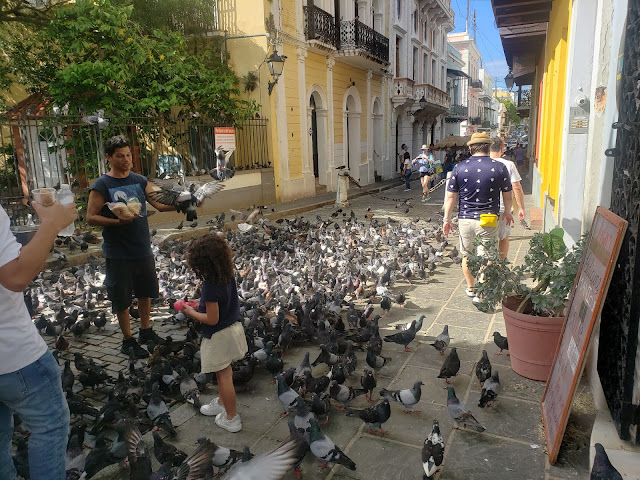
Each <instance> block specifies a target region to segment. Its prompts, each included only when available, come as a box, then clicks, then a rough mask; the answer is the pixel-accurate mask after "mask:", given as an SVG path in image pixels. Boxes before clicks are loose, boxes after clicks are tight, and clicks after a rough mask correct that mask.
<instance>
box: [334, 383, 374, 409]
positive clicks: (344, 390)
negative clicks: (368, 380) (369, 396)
mask: <svg viewBox="0 0 640 480" xmlns="http://www.w3.org/2000/svg"><path fill="white" fill-rule="evenodd" d="M366 393H367V391H366V390H365V389H363V388H352V387H347V386H345V385H340V384H339V383H338V382H337V381H335V380H332V381H331V387H329V395H330V396H331V398H333V399H334V400H335V401H337V402H340V403H342V404H347V403H349V402H350V401H351V400H353V399H354V398H356V397H359V396H360V395H364V394H366ZM343 409H344V408H343V407H342V405H338V410H340V411H342V410H343Z"/></svg>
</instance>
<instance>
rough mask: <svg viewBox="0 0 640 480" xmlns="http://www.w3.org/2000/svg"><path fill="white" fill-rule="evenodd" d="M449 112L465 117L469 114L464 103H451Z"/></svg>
mask: <svg viewBox="0 0 640 480" xmlns="http://www.w3.org/2000/svg"><path fill="white" fill-rule="evenodd" d="M449 114H450V115H453V116H456V117H466V116H468V115H469V107H467V106H466V105H451V108H450V109H449Z"/></svg>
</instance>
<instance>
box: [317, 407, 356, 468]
mask: <svg viewBox="0 0 640 480" xmlns="http://www.w3.org/2000/svg"><path fill="white" fill-rule="evenodd" d="M310 423H311V432H310V434H309V449H310V450H311V453H313V454H314V455H315V457H316V458H317V459H318V460H320V462H322V465H321V466H322V468H327V464H328V463H337V464H338V465H343V466H345V467H347V468H348V469H349V470H355V469H356V464H355V463H354V462H353V460H351V459H350V458H349V457H347V456H346V455H345V454H344V452H343V451H342V450H340V448H339V447H338V446H337V445H336V444H335V443H333V442H332V441H331V439H330V438H329V437H327V436H326V435H325V434H324V433H322V432H321V431H320V427H318V422H317V421H316V420H314V419H311V422H310Z"/></svg>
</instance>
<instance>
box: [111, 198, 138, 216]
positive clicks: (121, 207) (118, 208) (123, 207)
mask: <svg viewBox="0 0 640 480" xmlns="http://www.w3.org/2000/svg"><path fill="white" fill-rule="evenodd" d="M107 207H109V210H111V212H112V213H113V214H114V215H115V216H116V217H118V218H119V219H121V220H130V219H132V218H133V217H134V216H135V214H134V213H133V212H132V211H131V210H129V207H127V204H126V203H124V202H107Z"/></svg>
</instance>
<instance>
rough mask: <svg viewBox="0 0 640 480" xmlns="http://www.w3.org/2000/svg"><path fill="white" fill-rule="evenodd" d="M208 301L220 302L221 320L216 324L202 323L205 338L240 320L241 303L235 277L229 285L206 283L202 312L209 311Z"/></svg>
mask: <svg viewBox="0 0 640 480" xmlns="http://www.w3.org/2000/svg"><path fill="white" fill-rule="evenodd" d="M207 302H211V303H212V302H217V303H218V312H219V320H218V323H217V324H216V325H206V324H204V323H203V324H202V336H203V337H204V338H211V336H212V335H213V334H214V333H216V332H219V331H220V330H223V329H225V328H227V327H230V326H231V325H233V324H234V323H235V322H237V321H239V320H240V304H239V302H238V289H237V287H236V281H235V279H232V280H231V282H229V283H228V284H227V285H213V284H211V283H204V284H203V285H202V296H201V297H200V306H199V308H198V309H199V311H200V312H201V313H206V312H207Z"/></svg>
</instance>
